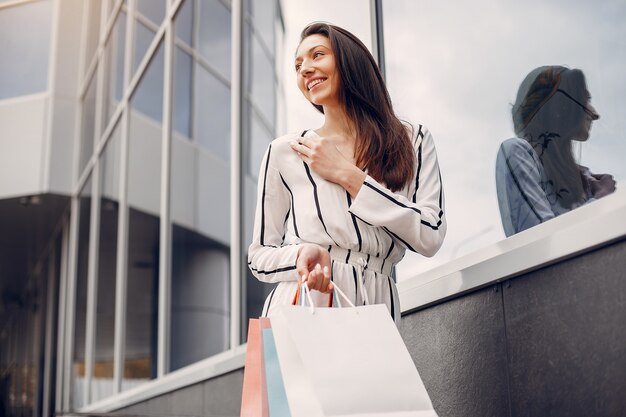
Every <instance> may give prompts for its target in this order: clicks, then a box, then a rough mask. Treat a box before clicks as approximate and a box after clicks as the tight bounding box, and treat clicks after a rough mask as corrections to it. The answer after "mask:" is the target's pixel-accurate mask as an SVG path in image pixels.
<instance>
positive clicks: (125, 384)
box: [122, 208, 159, 390]
mask: <svg viewBox="0 0 626 417" xmlns="http://www.w3.org/2000/svg"><path fill="white" fill-rule="evenodd" d="M128 225H129V226H128V278H127V279H128V281H127V287H126V291H127V296H126V297H127V303H126V337H125V339H126V347H125V350H124V352H125V356H124V377H123V380H122V390H127V389H129V388H133V387H135V386H137V385H141V384H142V383H143V382H145V381H148V380H150V379H153V378H155V377H156V372H157V369H156V361H157V328H158V300H159V297H158V295H159V218H158V217H157V216H153V215H150V214H147V213H144V212H142V211H140V210H136V209H132V208H131V209H130V210H129V219H128Z"/></svg>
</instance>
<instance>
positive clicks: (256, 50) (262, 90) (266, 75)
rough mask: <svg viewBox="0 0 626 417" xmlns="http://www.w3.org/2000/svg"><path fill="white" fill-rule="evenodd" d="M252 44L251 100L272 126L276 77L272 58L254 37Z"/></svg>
mask: <svg viewBox="0 0 626 417" xmlns="http://www.w3.org/2000/svg"><path fill="white" fill-rule="evenodd" d="M251 42H252V66H251V68H250V71H251V73H252V76H251V81H252V85H251V86H250V88H251V92H252V100H253V101H254V103H255V104H256V105H257V107H258V108H259V110H260V111H261V113H262V114H263V116H265V119H266V120H267V121H268V123H270V124H271V125H272V126H273V125H274V119H275V117H276V80H275V79H276V77H275V76H274V65H273V62H272V57H271V56H268V55H267V53H266V52H265V50H264V49H263V47H262V46H261V43H260V42H259V40H258V39H257V38H256V36H252V37H251Z"/></svg>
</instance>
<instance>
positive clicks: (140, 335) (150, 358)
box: [122, 44, 163, 390]
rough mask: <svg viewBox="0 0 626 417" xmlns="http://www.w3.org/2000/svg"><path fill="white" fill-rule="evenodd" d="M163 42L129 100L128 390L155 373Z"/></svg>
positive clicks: (126, 362)
mask: <svg viewBox="0 0 626 417" xmlns="http://www.w3.org/2000/svg"><path fill="white" fill-rule="evenodd" d="M162 108H163V45H162V44H161V45H160V46H159V47H158V49H157V51H156V52H155V55H154V56H153V58H152V60H151V62H150V63H149V65H148V68H147V70H146V72H145V73H144V74H143V76H142V79H141V81H140V82H139V85H138V86H137V89H136V90H135V92H134V94H133V96H132V98H131V109H130V130H129V151H128V152H129V154H128V157H129V160H128V170H129V171H128V204H129V219H128V266H127V268H128V269H127V274H128V275H127V289H126V291H127V296H126V298H127V305H126V347H125V357H124V376H123V381H122V388H123V389H124V390H126V389H129V388H132V387H135V386H137V385H140V384H142V383H143V382H145V381H147V380H150V379H153V378H155V377H156V360H157V327H158V289H159V286H158V282H159V229H160V225H159V215H160V193H161V136H162V125H161V119H162V117H161V116H162Z"/></svg>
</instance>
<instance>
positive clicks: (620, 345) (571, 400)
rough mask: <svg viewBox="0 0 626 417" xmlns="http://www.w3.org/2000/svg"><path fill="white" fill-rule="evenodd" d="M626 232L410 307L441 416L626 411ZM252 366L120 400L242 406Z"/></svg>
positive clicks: (411, 331) (225, 409) (206, 408)
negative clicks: (524, 270) (552, 260)
mask: <svg viewBox="0 0 626 417" xmlns="http://www.w3.org/2000/svg"><path fill="white" fill-rule="evenodd" d="M625 322H626V240H622V241H620V242H617V243H614V244H612V245H609V246H605V247H602V248H599V249H596V250H594V251H592V252H588V253H586V254H583V255H580V256H577V257H574V258H571V259H568V260H565V261H563V262H560V263H557V264H554V265H551V266H548V267H545V268H542V269H539V270H536V271H533V272H531V273H528V274H525V275H522V276H519V277H516V278H514V279H511V280H509V281H506V282H505V283H503V284H495V285H492V286H490V287H487V288H483V289H481V290H478V291H475V292H472V293H470V294H467V295H464V296H462V297H459V298H456V299H452V300H449V301H446V302H443V303H440V304H437V305H434V306H432V307H429V308H427V309H424V310H421V311H417V312H414V313H411V314H408V315H406V316H404V317H403V319H402V323H401V326H400V331H401V333H402V335H403V337H404V339H405V342H406V344H407V347H408V349H409V351H410V353H411V355H412V356H413V359H414V360H415V363H416V365H417V369H418V370H419V372H420V375H421V376H422V379H423V380H424V383H425V385H426V388H427V389H428V392H429V394H430V396H431V398H432V401H433V405H434V407H435V410H436V411H437V413H438V414H439V416H440V417H456V416H459V417H461V416H463V417H473V416H476V417H488V416H494V417H504V416H510V417H519V416H533V417H538V416H541V417H544V416H585V417H587V416H616V417H617V416H623V415H624V413H625V411H624V410H626V395H624V393H625V392H626V330H625V328H626V325H625ZM242 381H243V373H242V371H241V370H240V371H237V372H233V373H230V374H227V375H224V376H222V377H219V378H215V379H212V380H209V381H205V382H203V383H201V384H196V385H194V386H191V387H188V388H184V389H181V390H179V391H175V392H172V393H168V394H166V395H163V396H161V397H158V398H154V399H151V400H149V401H146V402H143V403H140V404H137V405H134V406H132V407H128V408H126V409H124V410H119V411H122V412H126V413H136V414H142V415H146V414H147V415H150V414H153V415H192V416H216V417H217V416H219V417H222V416H238V415H239V404H240V401H241V384H242Z"/></svg>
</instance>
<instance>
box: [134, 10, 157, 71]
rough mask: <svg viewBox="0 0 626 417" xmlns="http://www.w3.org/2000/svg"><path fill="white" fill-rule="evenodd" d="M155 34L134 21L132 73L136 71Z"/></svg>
mask: <svg viewBox="0 0 626 417" xmlns="http://www.w3.org/2000/svg"><path fill="white" fill-rule="evenodd" d="M155 34H156V33H155V32H153V31H152V30H150V29H148V28H147V27H146V26H144V24H143V23H141V22H139V21H135V50H134V54H133V73H134V72H135V71H137V68H138V67H139V64H141V60H142V59H143V57H144V55H145V54H146V52H147V51H148V48H149V47H150V43H152V39H153V38H154V35H155Z"/></svg>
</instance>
